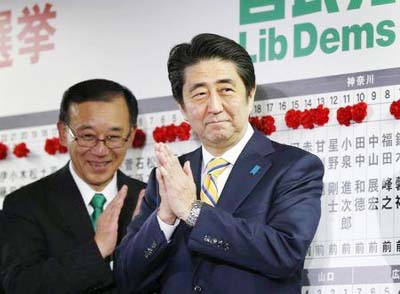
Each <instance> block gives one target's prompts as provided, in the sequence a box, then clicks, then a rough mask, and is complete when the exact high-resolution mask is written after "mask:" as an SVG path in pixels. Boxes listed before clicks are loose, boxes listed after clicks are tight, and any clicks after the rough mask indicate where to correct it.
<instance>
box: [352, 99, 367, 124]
mask: <svg viewBox="0 0 400 294" xmlns="http://www.w3.org/2000/svg"><path fill="white" fill-rule="evenodd" d="M367 107H368V105H367V103H365V102H360V103H357V104H354V105H353V106H352V107H351V118H352V119H353V120H354V121H355V122H356V123H360V122H362V121H363V120H364V118H365V117H366V116H367Z"/></svg>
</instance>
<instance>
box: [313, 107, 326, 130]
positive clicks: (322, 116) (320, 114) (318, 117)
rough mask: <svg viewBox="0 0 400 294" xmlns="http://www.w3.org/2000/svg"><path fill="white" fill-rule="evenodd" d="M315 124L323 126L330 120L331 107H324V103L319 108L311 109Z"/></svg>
mask: <svg viewBox="0 0 400 294" xmlns="http://www.w3.org/2000/svg"><path fill="white" fill-rule="evenodd" d="M310 111H311V115H312V119H313V122H314V124H316V125H318V126H323V125H324V124H326V123H327V122H328V121H329V108H327V107H324V106H323V105H322V104H320V105H318V107H317V108H312V109H310Z"/></svg>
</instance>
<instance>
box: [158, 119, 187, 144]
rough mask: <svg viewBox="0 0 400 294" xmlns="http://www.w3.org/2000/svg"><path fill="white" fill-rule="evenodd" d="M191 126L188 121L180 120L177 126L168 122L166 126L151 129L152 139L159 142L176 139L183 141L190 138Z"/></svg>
mask: <svg viewBox="0 0 400 294" xmlns="http://www.w3.org/2000/svg"><path fill="white" fill-rule="evenodd" d="M190 130H191V127H190V125H189V124H188V123H186V122H182V123H181V124H180V125H179V126H176V125H175V124H170V125H168V126H162V127H156V128H155V129H154V131H153V138H154V141H156V142H157V143H159V142H163V143H165V142H174V141H176V139H178V140H180V141H185V140H188V139H189V138H190Z"/></svg>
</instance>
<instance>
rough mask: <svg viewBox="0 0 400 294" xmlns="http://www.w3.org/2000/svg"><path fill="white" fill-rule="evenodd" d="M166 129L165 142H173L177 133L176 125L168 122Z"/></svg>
mask: <svg viewBox="0 0 400 294" xmlns="http://www.w3.org/2000/svg"><path fill="white" fill-rule="evenodd" d="M166 128H167V131H166V137H165V138H166V140H167V142H174V141H175V140H176V137H177V133H178V127H177V126H176V125H174V124H170V125H168V126H166Z"/></svg>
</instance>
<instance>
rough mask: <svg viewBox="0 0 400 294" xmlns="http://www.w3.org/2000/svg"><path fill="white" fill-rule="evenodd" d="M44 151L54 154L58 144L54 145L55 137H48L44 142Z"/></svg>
mask: <svg viewBox="0 0 400 294" xmlns="http://www.w3.org/2000/svg"><path fill="white" fill-rule="evenodd" d="M44 151H46V152H47V153H48V154H50V155H54V154H56V152H57V149H56V146H55V145H54V141H53V139H46V142H45V143H44Z"/></svg>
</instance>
